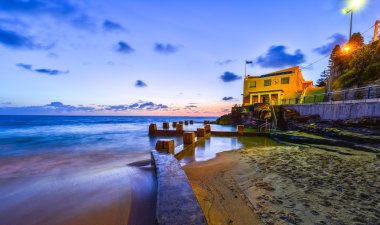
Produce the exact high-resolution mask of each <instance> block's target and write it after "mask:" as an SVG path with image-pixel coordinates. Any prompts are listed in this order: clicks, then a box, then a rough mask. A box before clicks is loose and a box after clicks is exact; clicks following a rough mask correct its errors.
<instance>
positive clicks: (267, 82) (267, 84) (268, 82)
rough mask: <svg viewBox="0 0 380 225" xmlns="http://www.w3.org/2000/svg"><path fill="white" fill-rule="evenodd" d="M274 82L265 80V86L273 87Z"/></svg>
mask: <svg viewBox="0 0 380 225" xmlns="http://www.w3.org/2000/svg"><path fill="white" fill-rule="evenodd" d="M271 84H272V80H270V79H269V80H264V86H271Z"/></svg>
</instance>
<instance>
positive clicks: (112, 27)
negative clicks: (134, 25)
mask: <svg viewBox="0 0 380 225" xmlns="http://www.w3.org/2000/svg"><path fill="white" fill-rule="evenodd" d="M103 29H104V30H106V31H110V32H112V31H126V29H125V28H124V27H123V25H121V24H119V23H116V22H113V21H111V20H105V21H104V22H103Z"/></svg>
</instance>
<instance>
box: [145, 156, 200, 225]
mask: <svg viewBox="0 0 380 225" xmlns="http://www.w3.org/2000/svg"><path fill="white" fill-rule="evenodd" d="M152 163H153V164H154V165H155V168H156V175H157V206H156V222H157V224H165V225H176V224H182V225H192V224H199V225H207V222H206V219H205V217H204V215H203V213H202V209H201V207H200V206H199V204H198V201H197V199H196V197H195V195H194V192H193V189H192V188H191V186H190V183H189V180H188V179H187V176H186V174H185V172H184V171H183V169H182V167H181V165H179V163H178V161H177V160H176V159H175V158H174V156H173V155H172V154H170V153H161V152H158V151H156V150H153V151H152Z"/></svg>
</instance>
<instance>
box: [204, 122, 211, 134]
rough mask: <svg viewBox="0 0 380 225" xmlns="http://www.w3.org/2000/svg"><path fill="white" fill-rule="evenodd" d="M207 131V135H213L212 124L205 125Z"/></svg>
mask: <svg viewBox="0 0 380 225" xmlns="http://www.w3.org/2000/svg"><path fill="white" fill-rule="evenodd" d="M205 131H206V134H208V133H211V125H210V124H206V125H205Z"/></svg>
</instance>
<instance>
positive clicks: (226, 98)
mask: <svg viewBox="0 0 380 225" xmlns="http://www.w3.org/2000/svg"><path fill="white" fill-rule="evenodd" d="M233 99H234V98H233V97H224V98H222V100H223V101H231V100H233Z"/></svg>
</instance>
